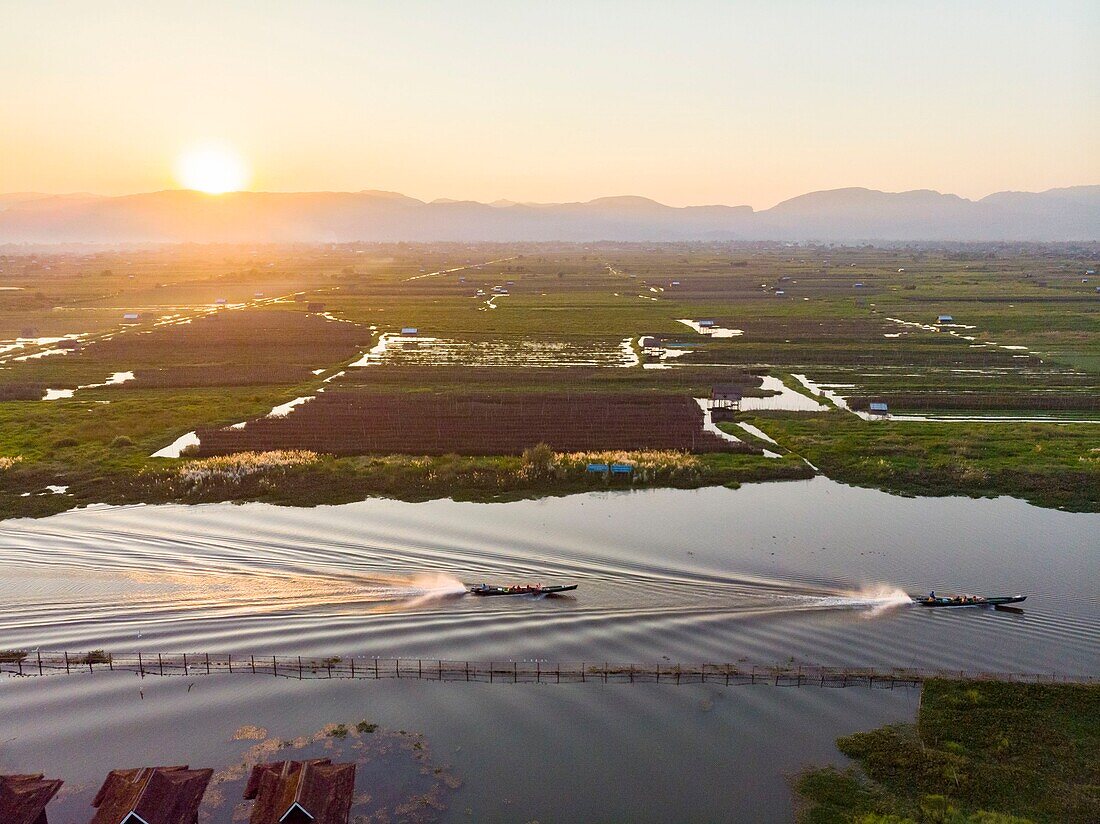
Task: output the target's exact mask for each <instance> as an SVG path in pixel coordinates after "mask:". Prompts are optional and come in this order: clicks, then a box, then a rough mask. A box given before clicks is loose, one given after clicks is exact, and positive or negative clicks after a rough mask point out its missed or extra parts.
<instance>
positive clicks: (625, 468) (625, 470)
mask: <svg viewBox="0 0 1100 824" xmlns="http://www.w3.org/2000/svg"><path fill="white" fill-rule="evenodd" d="M611 471H612V472H615V473H617V474H619V475H628V474H630V473H631V472H633V471H634V467H633V466H631V465H630V464H611Z"/></svg>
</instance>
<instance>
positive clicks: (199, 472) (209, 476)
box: [179, 450, 319, 484]
mask: <svg viewBox="0 0 1100 824" xmlns="http://www.w3.org/2000/svg"><path fill="white" fill-rule="evenodd" d="M318 460H319V457H318V455H317V453H316V452H306V451H301V450H286V451H274V452H237V453H235V454H233V455H222V456H219V457H216V458H200V459H198V460H193V461H188V462H187V463H185V464H183V465H182V466H181V467H180V468H179V476H180V477H181V478H183V480H185V481H187V482H188V483H191V484H202V483H205V482H208V481H240V480H242V479H244V478H246V477H249V476H250V475H260V474H264V473H269V472H272V471H281V470H286V469H288V468H290V467H296V466H305V465H306V464H311V463H316V462H317V461H318Z"/></svg>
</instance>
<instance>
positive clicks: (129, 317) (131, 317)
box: [122, 312, 141, 323]
mask: <svg viewBox="0 0 1100 824" xmlns="http://www.w3.org/2000/svg"><path fill="white" fill-rule="evenodd" d="M122 319H123V320H125V321H129V322H131V323H137V322H138V321H139V320H141V315H140V314H139V313H137V312H126V313H125V314H124V315H123V316H122Z"/></svg>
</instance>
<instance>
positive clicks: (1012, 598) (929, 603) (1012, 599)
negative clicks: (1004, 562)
mask: <svg viewBox="0 0 1100 824" xmlns="http://www.w3.org/2000/svg"><path fill="white" fill-rule="evenodd" d="M1026 600H1027V596H1026V595H991V596H988V597H986V596H983V595H937V596H935V597H933V596H931V595H919V596H917V597H915V598H913V602H914V603H916V604H920V605H921V606H922V607H999V606H1004V605H1005V604H1018V603H1020V602H1021V601H1026Z"/></svg>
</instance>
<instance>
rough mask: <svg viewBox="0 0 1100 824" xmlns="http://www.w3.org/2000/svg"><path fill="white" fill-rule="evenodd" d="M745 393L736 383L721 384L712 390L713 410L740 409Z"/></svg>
mask: <svg viewBox="0 0 1100 824" xmlns="http://www.w3.org/2000/svg"><path fill="white" fill-rule="evenodd" d="M742 396H743V392H742V390H741V387H740V386H738V385H737V384H735V383H719V384H715V385H714V386H712V387H711V388H710V408H711V409H740V408H741V398H742Z"/></svg>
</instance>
